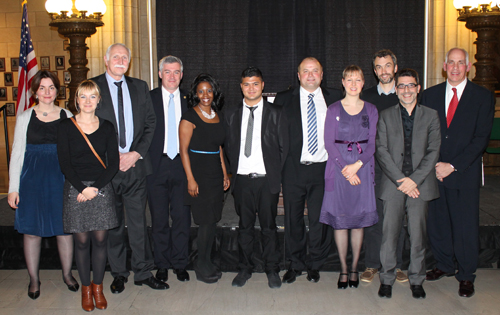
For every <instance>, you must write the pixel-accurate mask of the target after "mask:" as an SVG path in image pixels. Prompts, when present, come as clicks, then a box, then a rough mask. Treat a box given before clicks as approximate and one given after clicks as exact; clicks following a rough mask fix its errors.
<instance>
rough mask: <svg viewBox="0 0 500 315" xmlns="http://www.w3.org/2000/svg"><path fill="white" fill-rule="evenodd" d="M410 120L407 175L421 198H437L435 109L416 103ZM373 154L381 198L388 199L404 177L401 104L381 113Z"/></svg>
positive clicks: (437, 119) (396, 192) (437, 124)
mask: <svg viewBox="0 0 500 315" xmlns="http://www.w3.org/2000/svg"><path fill="white" fill-rule="evenodd" d="M417 107H418V108H417V109H416V112H415V115H416V116H415V118H414V119H415V120H414V121H413V132H412V147H411V159H412V163H413V170H414V171H413V173H412V174H411V175H410V176H409V177H410V178H411V179H412V180H413V181H414V182H415V183H416V184H417V188H418V190H419V192H420V197H419V198H422V199H423V200H426V201H429V200H432V199H436V198H438V197H439V190H438V183H437V179H436V175H435V174H436V173H435V171H434V166H435V165H436V163H437V161H438V157H439V147H440V146H441V131H440V125H439V117H438V113H437V111H435V110H433V109H430V108H428V107H426V106H421V105H419V104H417ZM376 149H377V151H376V157H377V161H378V162H379V164H380V167H381V168H382V171H383V175H382V180H381V187H380V190H379V192H380V193H379V196H377V197H378V198H380V199H383V200H389V199H392V198H394V197H396V196H398V195H399V194H403V193H402V192H400V191H398V190H397V187H398V186H399V185H400V183H398V182H397V180H398V179H401V178H404V177H405V175H404V174H403V172H402V171H401V170H402V167H403V158H404V132H403V121H402V119H401V111H400V105H399V104H398V105H396V106H392V107H389V108H388V109H386V110H384V111H382V113H380V117H379V120H378V124H377V138H376Z"/></svg>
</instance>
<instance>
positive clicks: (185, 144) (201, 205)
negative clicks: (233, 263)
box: [179, 73, 230, 283]
mask: <svg viewBox="0 0 500 315" xmlns="http://www.w3.org/2000/svg"><path fill="white" fill-rule="evenodd" d="M188 100H189V102H188V107H189V108H190V109H189V110H188V111H187V112H186V113H185V114H184V115H183V116H182V120H181V123H180V125H179V147H180V155H181V159H182V165H183V166H184V170H185V172H186V177H187V180H188V187H187V189H188V193H189V194H188V195H187V197H186V204H188V205H190V206H191V212H192V214H193V219H194V222H195V223H196V224H198V225H199V228H198V240H197V246H198V259H197V261H196V263H195V266H194V270H195V272H196V279H198V280H199V281H202V282H205V283H215V282H217V281H218V280H219V279H220V277H221V275H222V274H221V273H220V271H218V270H217V268H216V267H215V265H214V264H213V263H212V261H211V259H210V255H211V253H212V245H213V242H214V238H215V229H216V225H217V222H219V221H220V219H221V214H222V201H223V198H224V190H227V189H228V188H229V184H230V183H229V178H228V176H227V172H226V166H225V164H224V157H223V152H222V144H223V143H224V138H225V135H224V126H223V118H222V117H221V116H220V113H219V110H220V109H221V108H222V105H223V103H224V98H223V95H222V93H221V92H220V89H219V85H218V84H217V82H216V81H215V79H214V78H213V77H212V76H211V75H209V74H205V73H202V74H200V75H198V76H197V77H196V78H195V79H194V81H193V84H192V85H191V91H190V93H189V99H188Z"/></svg>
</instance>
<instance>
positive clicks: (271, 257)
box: [233, 175, 280, 273]
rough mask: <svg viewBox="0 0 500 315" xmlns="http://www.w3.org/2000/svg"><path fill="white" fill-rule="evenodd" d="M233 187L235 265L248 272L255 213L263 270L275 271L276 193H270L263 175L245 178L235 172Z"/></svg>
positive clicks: (276, 245)
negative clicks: (236, 222)
mask: <svg viewBox="0 0 500 315" xmlns="http://www.w3.org/2000/svg"><path fill="white" fill-rule="evenodd" d="M237 177H238V178H237V180H236V184H235V186H234V189H233V196H234V205H235V208H236V213H237V214H238V216H239V217H240V221H239V230H238V245H239V251H240V256H239V257H240V258H239V264H238V268H239V269H240V270H246V271H248V272H249V273H252V271H253V268H254V264H253V261H252V260H253V259H252V258H253V256H254V251H253V249H254V240H255V228H254V227H255V220H256V214H258V216H259V223H260V228H261V234H262V259H263V260H264V263H265V270H266V272H269V271H273V270H274V271H276V272H279V259H280V251H279V244H278V229H277V227H276V215H277V212H278V210H277V209H278V199H279V193H277V194H271V193H270V190H269V182H268V180H267V178H265V177H261V178H248V176H244V175H237Z"/></svg>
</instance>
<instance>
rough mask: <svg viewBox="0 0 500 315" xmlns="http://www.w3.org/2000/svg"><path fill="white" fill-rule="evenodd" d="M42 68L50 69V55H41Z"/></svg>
mask: <svg viewBox="0 0 500 315" xmlns="http://www.w3.org/2000/svg"><path fill="white" fill-rule="evenodd" d="M40 69H42V70H50V57H49V56H43V57H40Z"/></svg>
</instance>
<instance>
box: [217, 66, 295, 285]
mask: <svg viewBox="0 0 500 315" xmlns="http://www.w3.org/2000/svg"><path fill="white" fill-rule="evenodd" d="M240 87H241V91H242V92H243V96H244V98H243V102H242V103H241V104H239V105H238V106H237V107H232V108H230V109H229V110H228V111H227V112H226V115H225V119H224V123H225V127H226V141H225V152H226V154H227V157H228V160H229V163H230V168H231V173H232V174H233V176H234V177H233V178H234V180H233V184H232V185H231V187H232V191H233V196H234V205H235V208H236V213H237V214H238V216H239V217H240V220H239V229H238V245H239V251H240V255H239V257H240V258H239V264H238V269H239V272H238V275H237V276H236V277H235V278H234V280H233V283H232V285H233V286H235V287H242V286H243V285H245V283H246V281H247V280H248V279H250V278H251V277H252V272H253V268H254V261H253V258H254V252H253V249H254V240H255V229H254V226H255V219H256V213H258V215H259V223H260V228H261V233H262V250H263V252H262V259H263V261H264V264H265V271H266V274H267V278H268V285H269V287H270V288H279V287H281V279H280V277H279V270H280V269H279V260H280V251H279V242H278V229H277V227H276V215H277V209H278V199H279V193H280V190H281V169H282V168H283V164H284V162H285V157H286V154H287V152H288V129H287V127H288V125H287V122H286V118H285V115H284V114H283V111H282V107H281V106H278V105H274V104H271V103H268V102H267V101H266V100H264V99H263V97H262V91H263V89H264V80H263V77H262V73H261V71H260V70H259V69H258V68H255V67H249V68H247V69H245V70H244V71H243V73H242V74H241V84H240Z"/></svg>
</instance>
